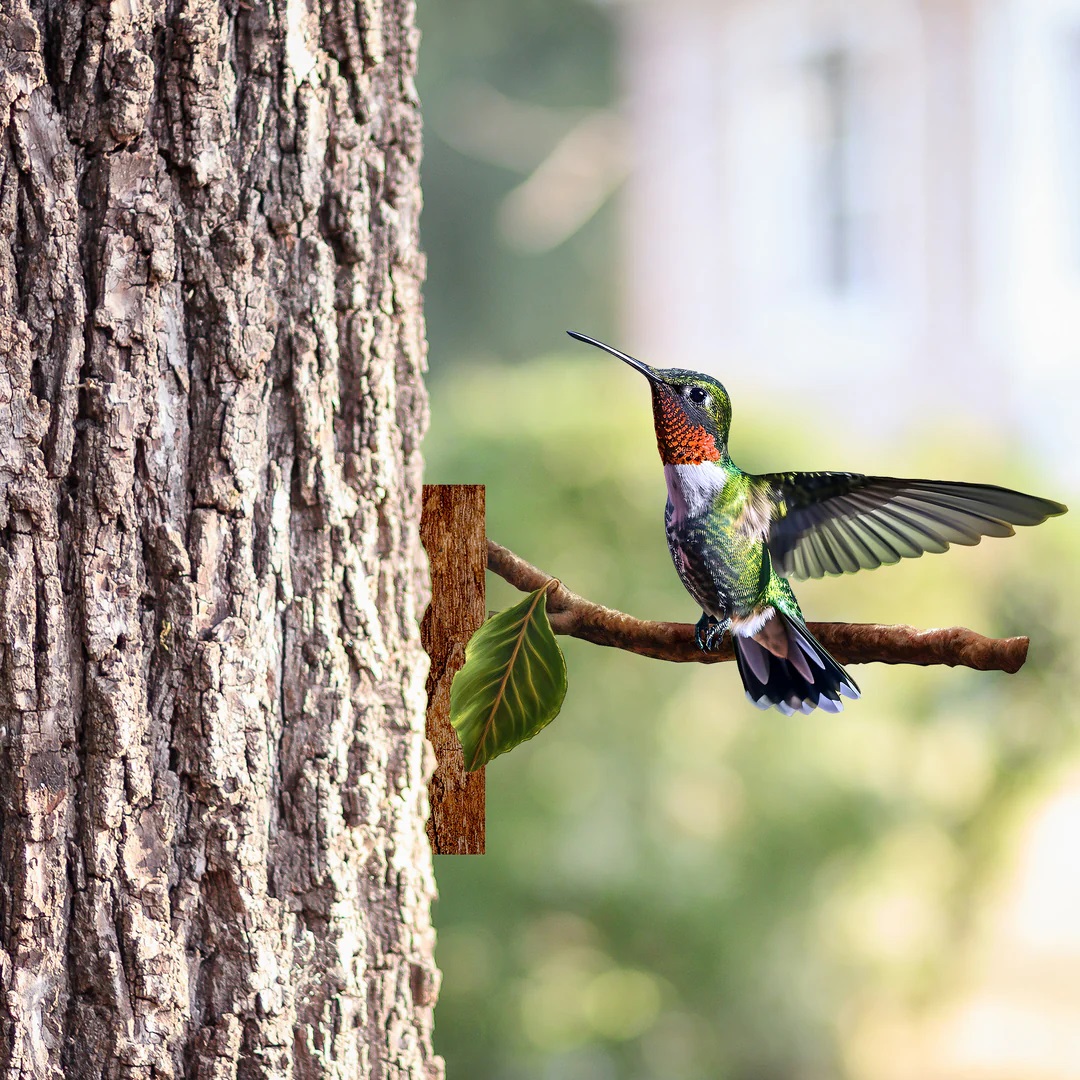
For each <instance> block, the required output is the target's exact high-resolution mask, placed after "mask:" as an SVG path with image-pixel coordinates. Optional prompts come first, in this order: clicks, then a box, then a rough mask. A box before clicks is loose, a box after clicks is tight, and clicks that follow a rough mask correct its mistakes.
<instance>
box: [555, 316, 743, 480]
mask: <svg viewBox="0 0 1080 1080" xmlns="http://www.w3.org/2000/svg"><path fill="white" fill-rule="evenodd" d="M567 333H568V334H569V335H570V336H571V337H572V338H576V339H577V340H578V341H584V342H585V343H586V344H588V345H595V346H596V347H597V348H598V349H603V350H604V351H605V352H609V353H611V355H612V356H617V357H618V358H619V359H620V360H622V361H623V362H624V363H627V364H629V365H630V366H631V367H632V368H634V369H635V370H636V371H640V372H641V374H642V375H644V376H645V378H646V379H648V380H649V386H650V388H651V389H652V400H653V422H654V424H655V425H656V445H657V447H658V448H659V450H660V457H661V459H662V460H663V462H664V464H665V465H699V464H701V463H702V462H703V461H719V460H720V459H721V458H723V457H726V456H727V440H728V430H729V428H730V427H731V400H730V399H729V398H728V395H727V391H726V390H725V389H724V388H723V386H721V385H720V383H718V382H717V381H716V379H713V378H711V377H710V376H708V375H702V374H701V373H700V372H697V371H684V370H683V369H682V368H654V367H650V366H649V365H648V364H643V363H642V362H641V361H640V360H635V359H634V357H632V356H628V355H627V354H626V353H624V352H620V351H619V350H618V349H613V348H612V347H611V346H610V345H605V344H604V343H603V342H602V341H597V340H596V338H591V337H587V336H586V335H585V334H579V333H576V332H575V331H573V330H567Z"/></svg>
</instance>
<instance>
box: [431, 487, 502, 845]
mask: <svg viewBox="0 0 1080 1080" xmlns="http://www.w3.org/2000/svg"><path fill="white" fill-rule="evenodd" d="M420 540H421V542H422V543H423V545H424V548H425V550H426V551H427V555H428V562H429V563H430V566H431V604H430V605H429V606H428V609H427V612H426V613H425V614H424V619H423V622H422V623H421V624H420V637H421V639H422V641H423V643H424V648H425V649H426V650H427V654H428V656H429V657H430V658H431V670H430V672H429V673H428V681H427V693H428V707H427V737H428V739H429V740H430V741H431V745H432V746H433V747H434V748H435V757H436V758H437V760H438V765H437V767H436V769H435V775H434V776H432V778H431V783H430V784H429V785H428V797H429V800H430V803H431V815H430V817H429V818H428V823H427V831H428V838H429V839H430V840H431V849H432V851H434V852H435V854H436V855H482V854H483V853H484V825H485V822H484V813H485V810H484V797H485V788H484V770H483V769H477V770H476V772H472V773H467V772H466V771H465V762H464V756H463V754H462V751H461V743H460V742H458V737H457V734H456V733H455V731H454V729H453V728H452V727H451V726H450V684H451V683H452V682H453V680H454V676H455V675H456V674H457V672H458V669H459V668H460V667H461V665H462V664H464V663H465V646H466V644H467V643H468V641H469V638H471V637H472V635H473V634H474V633H475V632H476V630H477V629H478V628H479V627H480V624H481V623H482V622H483V621H484V619H485V618H487V609H486V605H485V593H484V573H485V571H486V569H487V536H486V527H485V518H484V486H483V485H482V484H425V485H424V507H423V515H422V516H421V519H420Z"/></svg>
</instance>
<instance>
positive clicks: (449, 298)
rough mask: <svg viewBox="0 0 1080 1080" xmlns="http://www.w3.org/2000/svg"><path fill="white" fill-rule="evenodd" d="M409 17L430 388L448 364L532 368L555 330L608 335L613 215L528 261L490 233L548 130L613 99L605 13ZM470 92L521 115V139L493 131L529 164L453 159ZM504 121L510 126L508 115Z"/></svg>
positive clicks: (547, 143)
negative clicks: (414, 37)
mask: <svg viewBox="0 0 1080 1080" xmlns="http://www.w3.org/2000/svg"><path fill="white" fill-rule="evenodd" d="M417 17H418V21H419V23H420V28H421V31H422V34H423V37H422V41H421V50H420V74H419V78H418V80H417V82H418V87H419V90H420V95H421V99H422V101H423V107H424V162H423V184H424V217H423V240H424V247H425V249H426V251H427V253H428V273H429V287H428V289H427V291H426V294H425V309H426V313H427V320H428V330H429V340H430V342H431V349H430V364H431V371H432V375H433V377H440V376H444V375H445V376H446V377H450V376H451V375H452V373H453V372H454V371H456V370H457V369H458V365H459V364H461V363H463V362H464V363H468V362H472V361H475V360H477V359H492V358H495V357H498V358H500V359H504V360H506V359H508V360H522V359H528V358H531V357H532V356H534V355H535V354H536V351H537V349H538V348H540V349H543V348H549V347H551V346H552V345H553V344H554V342H555V340H556V336H557V335H558V334H559V333H561V328H562V327H563V326H564V325H566V326H572V325H576V324H580V325H583V326H590V327H593V328H594V330H595V332H596V333H606V332H608V331H609V330H610V329H611V327H612V322H613V317H614V305H615V289H616V286H617V284H618V282H617V266H615V265H614V259H613V254H614V251H615V248H616V242H615V239H616V234H615V227H616V215H615V213H614V208H613V207H612V206H606V207H604V208H603V209H602V210H601V211H600V213H598V214H597V215H596V217H595V218H593V219H592V220H591V221H589V222H588V223H587V224H586V225H585V226H584V228H582V229H581V230H579V231H578V232H577V233H575V235H573V236H572V237H571V238H570V239H569V240H568V241H567V242H566V243H564V244H562V245H560V246H559V247H557V248H555V249H554V250H553V251H550V252H548V253H546V254H544V255H542V256H539V257H538V256H536V255H533V254H529V253H525V252H521V251H518V250H515V249H514V248H513V247H512V246H510V245H508V244H507V243H505V242H504V241H502V240H500V238H499V235H498V228H497V225H496V217H497V210H498V207H499V205H500V203H501V202H502V200H503V199H504V198H505V197H506V196H507V194H509V193H510V192H511V191H512V190H513V189H514V188H515V187H517V186H518V185H519V184H520V183H521V182H522V181H523V180H524V179H525V177H526V175H527V170H528V169H531V168H535V166H536V165H539V164H540V162H541V161H542V160H543V158H544V157H545V156H546V155H547V154H548V153H549V152H550V151H551V149H552V146H553V142H554V140H555V138H556V137H557V135H558V133H559V132H560V130H562V131H565V130H566V129H569V127H570V126H571V124H572V123H573V121H574V120H575V119H576V118H577V117H578V116H579V115H580V113H581V111H582V110H583V109H588V108H595V107H599V106H604V105H608V104H609V103H610V102H611V101H612V99H613V97H614V40H613V34H612V30H611V25H610V23H609V21H608V18H607V15H606V14H605V12H604V11H603V10H602V9H601V8H599V7H597V6H596V5H594V4H590V3H582V2H580V0H514V3H499V2H498V0H453V3H432V2H428V3H424V2H421V3H420V5H419V10H418V16H417ZM477 87H483V88H490V89H491V90H493V91H494V92H497V93H498V94H500V95H503V96H504V97H505V98H506V99H507V100H508V101H510V102H514V103H518V104H519V105H521V106H524V107H525V108H523V109H522V118H521V120H520V121H519V122H518V126H520V127H521V128H523V129H524V130H508V131H507V132H506V133H505V139H506V141H507V142H510V141H511V140H513V141H514V142H517V141H519V140H522V139H523V140H525V141H526V143H528V141H529V140H530V139H531V140H532V141H533V142H534V144H535V146H534V150H533V152H532V153H531V154H530V153H529V146H528V145H526V147H525V148H524V149H523V150H522V151H521V163H520V164H519V165H518V166H516V167H513V166H511V165H509V164H492V163H491V162H490V161H489V160H484V159H481V158H478V157H477V156H475V154H474V153H470V152H469V151H468V150H467V149H465V150H463V149H462V148H460V145H459V143H460V141H461V132H462V127H463V125H467V124H468V123H469V122H471V120H472V118H471V117H470V116H469V115H468V108H469V102H470V93H471V92H472V91H474V90H475V89H476V88H477ZM537 107H540V108H543V109H546V110H548V111H549V112H550V118H549V123H546V124H540V123H536V124H535V128H536V130H535V131H534V130H533V125H529V124H528V123H527V122H528V121H529V119H530V117H529V110H530V109H535V108H537ZM560 116H565V120H564V121H563V122H562V124H560ZM505 123H507V125H508V126H512V125H513V117H511V118H508V119H507V120H506V121H505ZM549 128H550V129H551V130H549ZM483 134H484V133H479V134H478V137H477V141H482V138H481V136H482V135H483ZM498 134H499V133H495V135H496V137H497V136H498Z"/></svg>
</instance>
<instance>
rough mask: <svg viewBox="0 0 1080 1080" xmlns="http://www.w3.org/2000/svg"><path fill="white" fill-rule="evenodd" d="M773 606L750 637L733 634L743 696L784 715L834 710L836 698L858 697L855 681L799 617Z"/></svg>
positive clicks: (839, 704)
mask: <svg viewBox="0 0 1080 1080" xmlns="http://www.w3.org/2000/svg"><path fill="white" fill-rule="evenodd" d="M773 610H774V612H775V614H774V615H773V616H772V618H771V619H769V621H768V622H767V623H766V624H765V626H764V627H762V628H761V629H759V630H758V632H757V633H755V634H754V635H753V637H743V636H742V635H741V634H739V633H738V632H736V633H735V634H733V639H734V643H735V661H736V663H737V664H738V666H739V674H740V675H741V676H742V681H743V686H744V687H745V688H746V696H747V697H748V698H749V699H750V700H751V701H752V702H753V703H754V704H755V705H756V706H757V707H758V708H759V709H768V708H772V707H775V708H777V709H779V710H780V711H781V712H782V713H784V715H785V716H790V715H791V714H792V713H794V712H804V713H810V712H813V711H814V709H819V708H820V709H824V710H825V711H826V712H840V710H841V709H842V708H843V707H844V704H843V702H842V701H841V700H840V699H841V697H847V698H857V697H858V696H859V688H858V686H857V685H856V684H855V680H854V679H853V678H852V677H851V676H850V675H849V674H848V673H847V672H846V671H845V670H844V669H843V668H842V667H841V666H840V665H839V664H838V663H837V662H836V661H835V660H834V659H833V658H832V657H831V656H830V655H829V654H828V653H827V652H826V651H825V649H823V648H822V646H821V644H820V642H818V641H817V640H816V639H815V638H814V636H813V635H812V634H811V633H810V631H809V630H807V628H806V626H805V625H804V624H803V623H802V622H801V621H800V620H799V619H796V618H795V617H794V616H791V615H787V614H785V613H784V612H783V611H780V610H779V609H778V608H774V609H773ZM770 624H772V625H770Z"/></svg>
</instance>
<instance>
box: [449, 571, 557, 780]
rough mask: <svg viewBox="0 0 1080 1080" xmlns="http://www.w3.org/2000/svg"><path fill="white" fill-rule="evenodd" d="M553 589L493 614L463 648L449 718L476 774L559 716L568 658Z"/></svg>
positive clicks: (534, 594)
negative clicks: (551, 605)
mask: <svg viewBox="0 0 1080 1080" xmlns="http://www.w3.org/2000/svg"><path fill="white" fill-rule="evenodd" d="M547 593H548V590H547V586H545V587H544V588H542V589H537V590H536V592H534V593H529V595H528V596H526V597H525V599H524V600H522V601H521V603H520V604H515V605H514V606H513V607H512V608H508V609H507V610H506V611H500V612H499V613H498V614H497V615H492V617H491V618H490V619H488V620H487V622H485V623H484V625H483V626H481V627H480V629H479V630H477V631H476V633H475V634H473V636H472V640H470V642H469V644H468V645H466V647H465V664H464V666H463V667H462V668H461V670H460V671H459V672H458V673H457V674H456V675H455V676H454V682H453V685H452V686H451V687H450V723H451V724H453V725H454V730H455V731H456V732H457V734H458V738H459V739H460V740H461V747H462V749H463V750H464V751H465V768H466V769H467V770H468V771H469V772H472V771H473V769H479V768H480V766H481V765H484V764H486V763H487V762H489V761H490V760H491V759H492V758H493V757H497V756H498V755H499V754H505V753H506V751H507V750H512V749H513V748H514V747H515V746H517V745H518V743H522V742H524V741H525V740H526V739H531V738H532V737H533V736H534V735H535V734H536V733H537V732H538V731H539V730H540V729H541V728H544V727H546V726H547V725H548V724H550V723H551V721H552V720H554V719H555V717H556V716H558V715H559V710H560V709H561V708H562V703H563V698H564V697H565V696H566V661H565V660H564V659H563V654H562V650H561V649H560V648H559V646H558V644H557V643H556V641H555V635H554V634H553V633H552V631H551V623H550V622H548V616H547Z"/></svg>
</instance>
